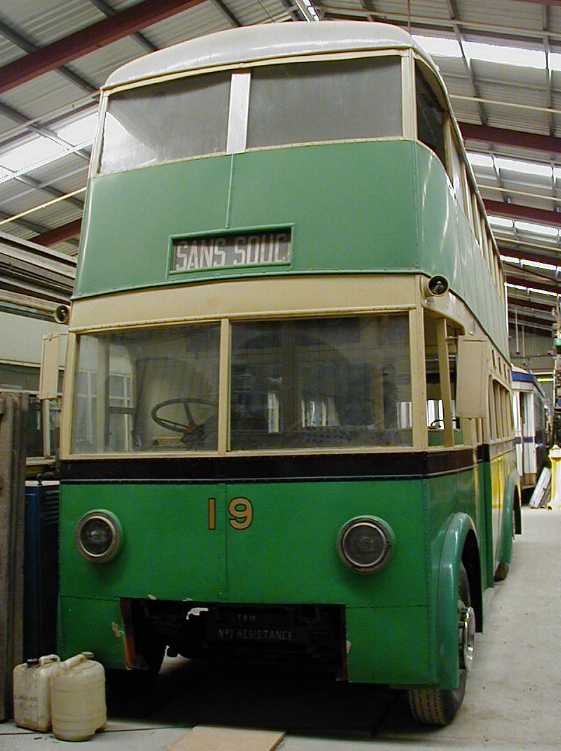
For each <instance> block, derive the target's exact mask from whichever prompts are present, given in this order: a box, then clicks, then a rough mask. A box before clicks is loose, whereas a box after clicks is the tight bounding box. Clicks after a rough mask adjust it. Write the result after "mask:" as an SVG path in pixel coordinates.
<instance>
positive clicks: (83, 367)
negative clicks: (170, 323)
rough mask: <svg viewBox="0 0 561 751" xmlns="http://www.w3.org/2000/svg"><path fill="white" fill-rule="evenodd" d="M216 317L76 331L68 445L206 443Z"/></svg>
mask: <svg viewBox="0 0 561 751" xmlns="http://www.w3.org/2000/svg"><path fill="white" fill-rule="evenodd" d="M219 332H220V327H219V326H218V325H215V324H212V325H200V326H183V327H177V328H173V329H152V330H149V331H124V332H111V333H108V334H100V335H85V336H81V337H80V339H79V346H78V365H77V370H76V376H75V385H74V415H73V428H72V450H73V451H74V452H76V453H88V454H89V453H100V452H121V451H125V452H134V451H169V450H183V451H213V450H215V449H216V447H217V434H218V359H219V358H218V348H219Z"/></svg>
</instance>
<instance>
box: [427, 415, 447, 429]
mask: <svg viewBox="0 0 561 751" xmlns="http://www.w3.org/2000/svg"><path fill="white" fill-rule="evenodd" d="M441 425H444V420H442V419H441V418H437V419H436V420H433V421H432V422H431V424H430V425H429V430H438V429H439V428H440V426H441Z"/></svg>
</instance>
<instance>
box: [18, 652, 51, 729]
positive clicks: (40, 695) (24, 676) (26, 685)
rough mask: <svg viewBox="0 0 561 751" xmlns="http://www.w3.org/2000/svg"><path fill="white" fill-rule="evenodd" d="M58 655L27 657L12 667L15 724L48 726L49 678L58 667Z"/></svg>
mask: <svg viewBox="0 0 561 751" xmlns="http://www.w3.org/2000/svg"><path fill="white" fill-rule="evenodd" d="M60 665H61V663H60V658H59V657H58V655H46V656H45V657H40V658H39V659H38V660H27V662H24V663H22V664H21V665H16V667H15V668H14V719H15V721H16V725H19V726H20V727H22V728H28V729H29V730H38V731H39V732H41V733H46V732H47V730H50V729H51V701H50V680H51V678H52V676H53V675H54V674H55V673H56V672H57V671H58V670H60Z"/></svg>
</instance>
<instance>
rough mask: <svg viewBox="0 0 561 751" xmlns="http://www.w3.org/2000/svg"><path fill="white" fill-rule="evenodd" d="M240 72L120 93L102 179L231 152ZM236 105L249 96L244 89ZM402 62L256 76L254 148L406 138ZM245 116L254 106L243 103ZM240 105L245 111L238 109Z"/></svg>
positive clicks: (369, 61) (112, 107)
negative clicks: (230, 135)
mask: <svg viewBox="0 0 561 751" xmlns="http://www.w3.org/2000/svg"><path fill="white" fill-rule="evenodd" d="M231 76H232V72H231V71H224V72H220V73H210V74H202V75H195V76H187V77H184V78H179V79H175V80H172V81H166V82H163V83H151V84H148V85H145V86H138V87H136V88H132V89H128V90H126V91H121V92H116V93H114V94H111V95H110V96H109V99H108V104H107V113H106V116H105V125H104V132H103V143H102V150H101V165H100V172H101V174H108V173H112V172H122V171H126V170H131V169H135V168H138V167H146V166H149V165H153V164H160V163H163V162H169V161H174V160H179V159H187V158H190V157H196V156H207V155H212V154H221V153H224V152H226V150H227V133H228V117H229V111H230V109H229V108H230V95H231V87H230V79H231ZM233 91H234V93H233V96H239V97H241V98H243V97H245V96H247V93H246V90H245V89H244V87H241V88H240V89H237V88H234V90H233ZM401 100H402V95H401V58H399V57H391V56H390V57H370V58H361V59H354V60H342V61H337V60H335V61H313V62H306V63H288V64H285V63H280V64H276V65H266V66H257V67H255V68H253V69H252V70H251V83H250V93H249V114H248V121H247V124H246V123H245V121H243V122H241V123H240V122H237V121H236V122H235V123H234V125H235V127H236V128H240V127H241V128H242V129H245V127H246V126H247V148H255V147H267V146H280V145H284V144H293V143H310V142H318V141H337V140H352V139H362V138H380V137H387V136H400V135H401V134H402V115H401V112H402V101H401ZM233 104H234V107H233V111H234V112H237V111H244V109H245V106H246V105H247V102H242V101H240V102H238V103H236V102H234V103H233ZM236 104H238V105H239V106H238V107H236V106H235V105H236Z"/></svg>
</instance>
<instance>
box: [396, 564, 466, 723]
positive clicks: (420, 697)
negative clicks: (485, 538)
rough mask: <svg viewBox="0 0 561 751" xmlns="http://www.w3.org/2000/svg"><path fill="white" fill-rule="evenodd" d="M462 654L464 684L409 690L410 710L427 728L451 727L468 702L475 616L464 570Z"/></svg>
mask: <svg viewBox="0 0 561 751" xmlns="http://www.w3.org/2000/svg"><path fill="white" fill-rule="evenodd" d="M458 654H459V664H460V683H459V685H458V688H455V689H441V688H413V689H410V690H409V707H410V709H411V713H412V715H413V717H414V718H415V719H416V720H417V722H420V723H422V724H423V725H439V726H443V725H448V724H449V723H450V722H452V720H453V719H454V717H455V716H456V714H457V712H458V710H459V708H460V707H461V706H462V703H463V701H464V695H465V692H466V681H467V675H468V673H469V671H470V670H471V666H472V663H473V658H474V656H475V612H474V610H473V608H472V607H471V595H470V589H469V579H468V576H467V573H466V570H465V568H464V566H463V565H462V566H461V568H460V580H459V585H458Z"/></svg>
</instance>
